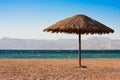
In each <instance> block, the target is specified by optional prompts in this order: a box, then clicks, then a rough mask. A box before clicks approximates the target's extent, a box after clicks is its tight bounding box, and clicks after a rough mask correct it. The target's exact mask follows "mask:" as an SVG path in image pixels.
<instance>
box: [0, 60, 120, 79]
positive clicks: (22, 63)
mask: <svg viewBox="0 0 120 80" xmlns="http://www.w3.org/2000/svg"><path fill="white" fill-rule="evenodd" d="M82 64H83V65H84V66H87V68H78V60H77V59H0V80H120V58H119V59H82Z"/></svg>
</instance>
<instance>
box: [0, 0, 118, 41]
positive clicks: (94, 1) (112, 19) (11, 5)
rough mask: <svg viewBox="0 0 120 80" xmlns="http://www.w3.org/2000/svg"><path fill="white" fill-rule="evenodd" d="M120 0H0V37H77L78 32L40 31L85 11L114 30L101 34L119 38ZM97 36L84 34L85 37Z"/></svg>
mask: <svg viewBox="0 0 120 80" xmlns="http://www.w3.org/2000/svg"><path fill="white" fill-rule="evenodd" d="M119 4H120V0H0V38H2V37H10V38H29V39H59V38H63V39H65V38H67V39H69V38H70V39H71V38H72V39H77V35H72V34H71V35H68V34H61V33H60V34H51V33H46V32H43V31H42V30H43V29H44V28H46V27H48V26H50V25H52V24H54V23H55V22H58V21H59V20H62V19H64V18H67V17H70V16H73V15H76V14H85V15H87V16H89V17H91V18H94V19H96V20H98V21H100V22H101V23H103V24H105V25H107V26H109V27H110V28H112V29H114V30H115V33H114V34H109V35H103V36H101V37H109V38H111V39H120V5H119ZM93 36H99V35H83V36H82V38H88V37H93Z"/></svg>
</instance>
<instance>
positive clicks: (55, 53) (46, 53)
mask: <svg viewBox="0 0 120 80" xmlns="http://www.w3.org/2000/svg"><path fill="white" fill-rule="evenodd" d="M0 58H78V51H77V50H0ZM82 58H120V50H82Z"/></svg>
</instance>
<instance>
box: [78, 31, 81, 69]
mask: <svg viewBox="0 0 120 80" xmlns="http://www.w3.org/2000/svg"><path fill="white" fill-rule="evenodd" d="M78 59H79V67H81V33H80V31H79V50H78Z"/></svg>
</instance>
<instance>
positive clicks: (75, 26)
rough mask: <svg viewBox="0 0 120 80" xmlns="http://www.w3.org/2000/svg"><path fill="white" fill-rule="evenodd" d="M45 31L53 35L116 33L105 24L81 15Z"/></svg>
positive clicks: (60, 22) (58, 23) (67, 19)
mask: <svg viewBox="0 0 120 80" xmlns="http://www.w3.org/2000/svg"><path fill="white" fill-rule="evenodd" d="M44 31H47V32H52V33H54V32H56V33H58V32H60V33H62V32H64V33H76V34H78V33H79V31H80V33H81V34H84V33H86V34H89V33H91V34H94V33H98V34H102V33H103V34H105V33H113V32H114V30H112V29H110V28H109V27H107V26H105V25H104V24H102V23H100V22H98V21H96V20H94V19H92V18H89V17H88V16H85V15H81V14H79V15H75V16H73V17H70V18H66V19H64V20H62V21H59V22H57V23H56V24H53V25H51V26H50V27H48V28H46V29H45V30H44Z"/></svg>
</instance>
